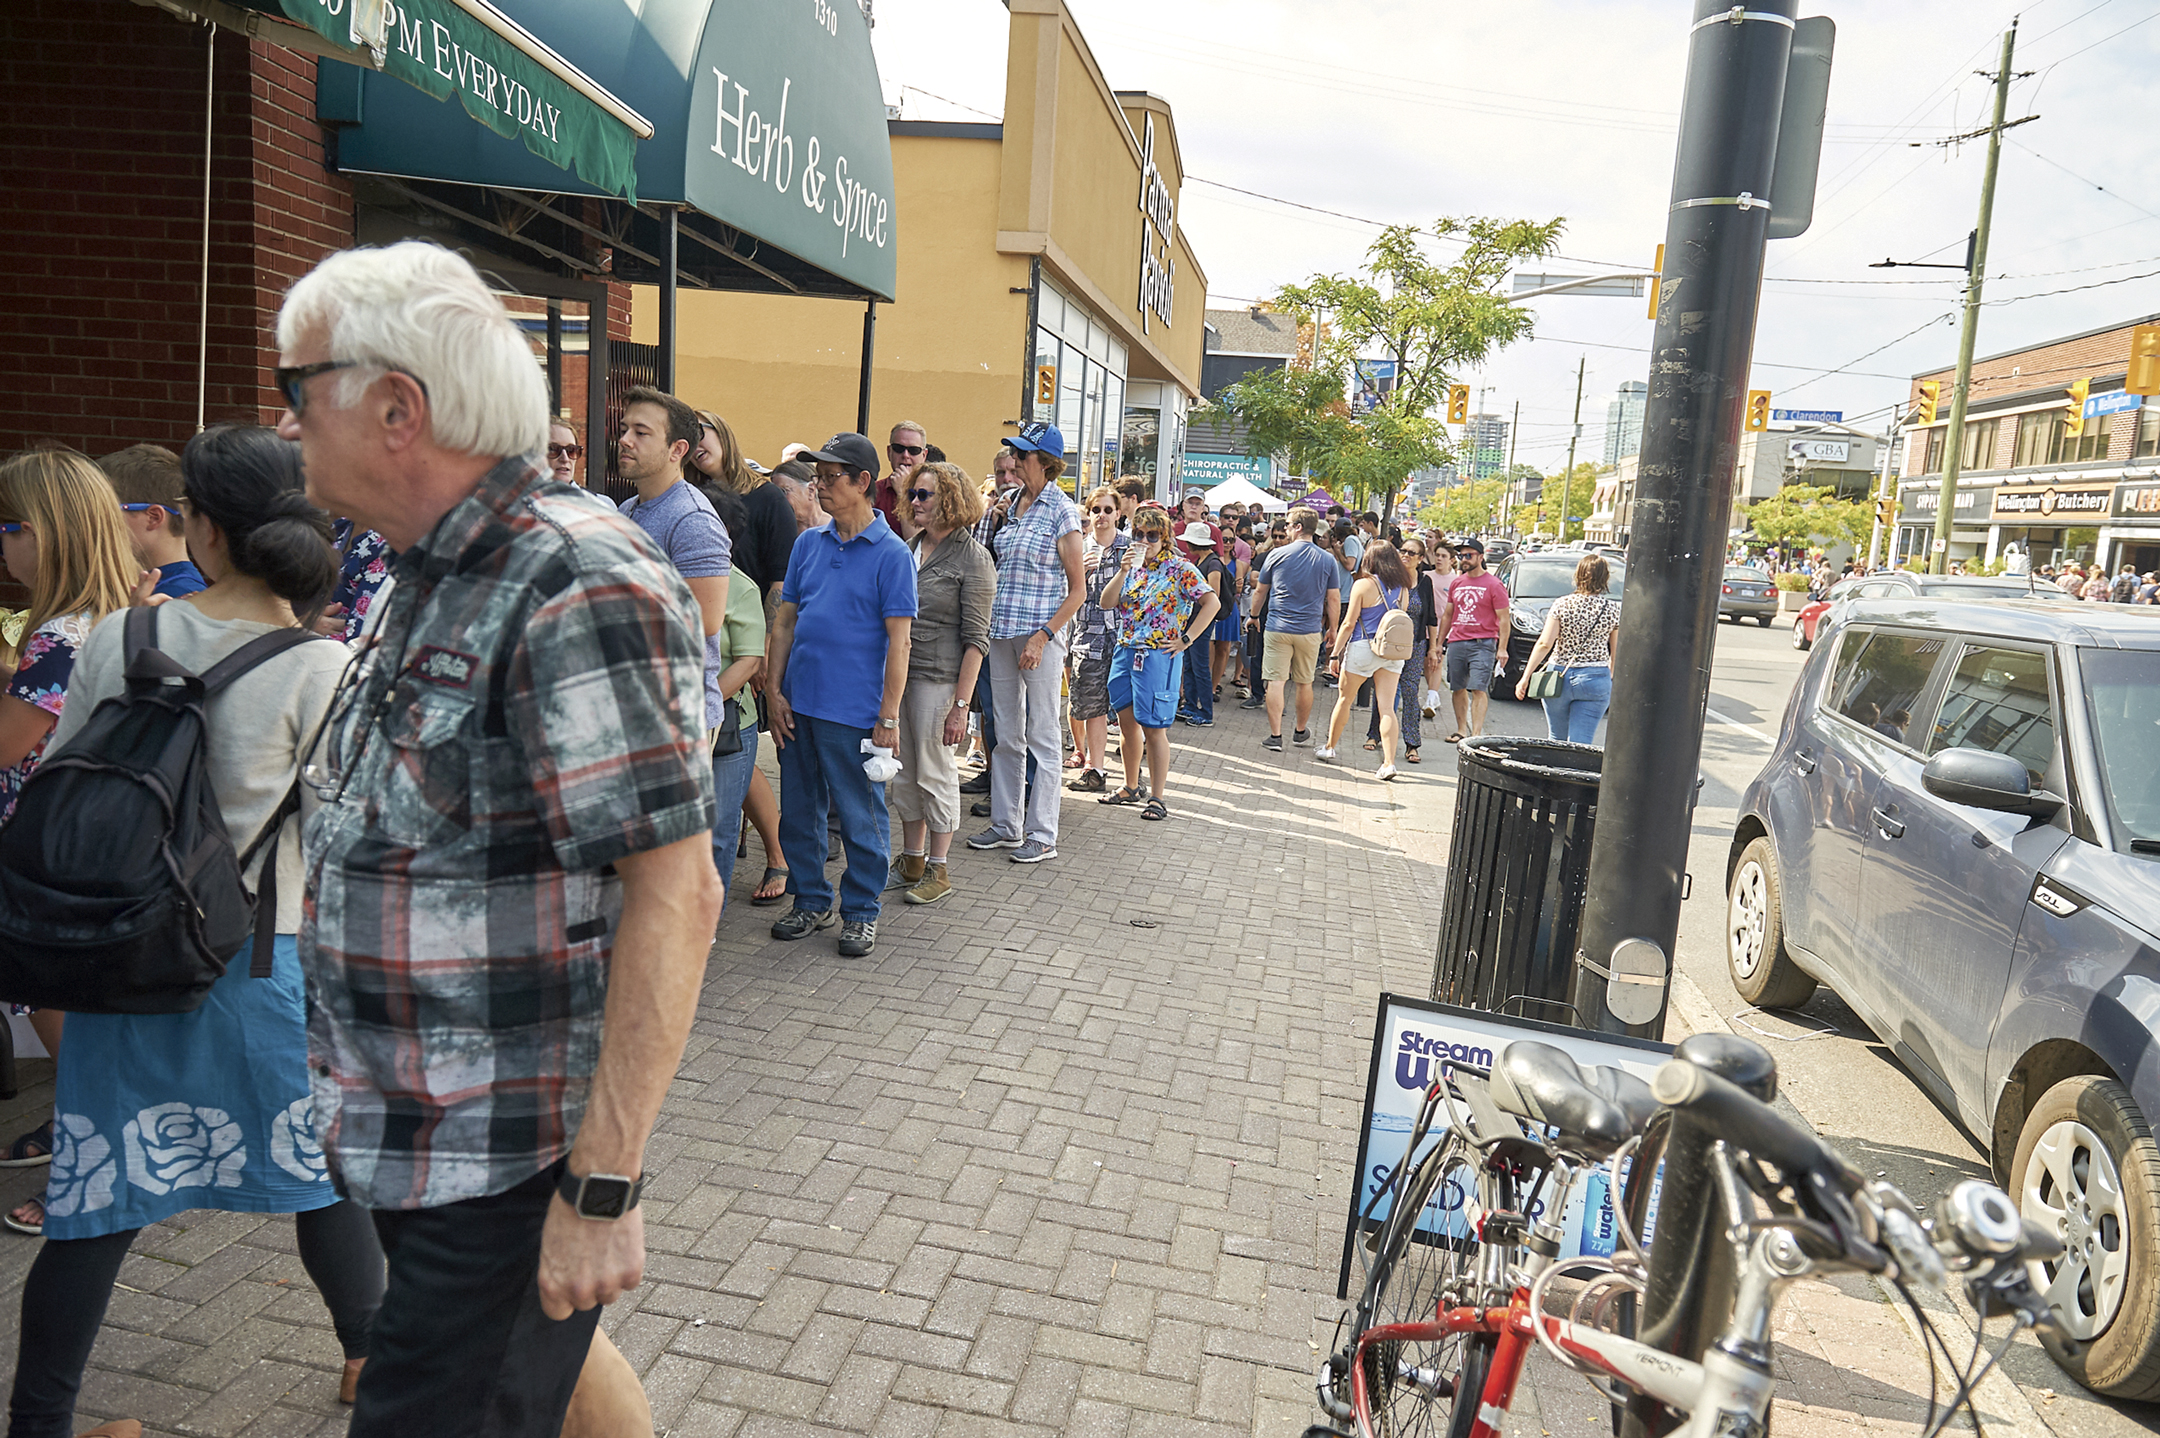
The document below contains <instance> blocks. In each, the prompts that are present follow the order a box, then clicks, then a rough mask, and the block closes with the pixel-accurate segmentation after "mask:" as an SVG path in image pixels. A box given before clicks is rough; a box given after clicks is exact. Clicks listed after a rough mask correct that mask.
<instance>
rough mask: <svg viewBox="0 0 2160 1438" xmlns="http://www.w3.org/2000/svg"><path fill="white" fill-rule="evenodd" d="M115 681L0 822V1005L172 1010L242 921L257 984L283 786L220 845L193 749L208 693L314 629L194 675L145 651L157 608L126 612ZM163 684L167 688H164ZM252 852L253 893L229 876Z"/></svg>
mask: <svg viewBox="0 0 2160 1438" xmlns="http://www.w3.org/2000/svg"><path fill="white" fill-rule="evenodd" d="M125 625H126V627H125V630H124V632H123V638H124V639H125V641H126V650H125V655H126V660H127V669H126V674H127V689H126V692H124V693H122V694H118V695H115V696H114V697H112V698H110V699H107V700H105V701H104V702H103V703H101V704H99V705H98V706H97V709H96V710H95V711H94V712H93V713H92V714H91V716H90V722H89V723H87V724H85V725H84V726H83V727H82V729H81V730H79V731H78V732H77V733H76V734H75V736H74V737H73V738H72V739H70V740H68V742H67V743H66V744H65V745H63V746H61V748H60V749H59V750H57V751H56V752H54V753H51V754H48V755H46V756H45V758H44V760H43V762H41V763H40V764H39V765H38V767H37V770H36V772H34V773H33V774H31V776H30V778H29V780H28V781H27V782H25V783H24V785H23V788H22V793H21V795H20V796H19V798H18V799H17V801H16V805H15V813H14V816H13V817H12V818H10V819H9V820H8V822H7V825H6V826H5V827H4V828H0V1000H6V1001H8V1002H12V1003H18V1004H34V1005H36V1006H38V1007H40V1008H52V1009H59V1010H61V1011H63V1012H66V1013H77V1014H184V1013H189V1012H192V1011H193V1010H194V1009H196V1008H197V1007H199V1006H200V1005H201V1003H202V1001H203V999H204V998H205V997H207V996H208V995H209V992H210V987H211V985H213V984H215V983H216V982H217V981H218V980H219V979H220V978H222V977H223V976H224V974H225V967H226V964H227V963H228V961H230V960H231V958H232V956H233V955H234V954H236V953H238V952H239V951H240V946H241V945H242V944H243V943H245V942H247V938H248V933H249V930H250V928H251V927H252V929H253V931H254V935H255V952H254V957H253V962H252V964H251V965H250V967H249V972H250V973H252V974H253V975H254V976H255V977H257V978H264V977H267V976H268V975H269V973H270V964H271V959H272V957H273V950H272V945H273V944H274V943H275V941H276V932H275V931H276V927H277V836H278V833H279V831H280V830H281V829H283V828H284V826H285V821H286V819H287V818H289V817H290V816H291V815H292V814H293V813H295V812H296V811H297V810H298V809H299V807H300V787H299V785H298V783H295V784H294V785H293V787H292V790H291V791H290V792H289V793H287V794H286V796H285V802H284V803H282V804H280V805H279V806H278V810H277V812H276V813H275V814H273V815H271V817H270V823H269V825H268V827H266V828H265V829H264V830H263V832H262V833H261V834H260V835H258V836H257V837H256V839H255V842H254V843H252V844H250V845H248V847H247V850H246V852H244V853H236V852H234V849H233V843H232V840H231V838H230V837H228V836H227V834H226V832H225V819H224V816H223V814H222V813H220V812H219V809H218V802H217V795H216V794H215V793H213V792H212V791H211V787H210V774H209V765H208V759H207V756H206V755H205V753H204V746H203V706H204V705H205V703H206V702H207V701H208V700H209V698H210V696H211V695H213V694H216V693H218V692H219V691H220V690H222V689H223V688H225V686H226V685H228V684H230V683H232V682H233V680H235V679H237V678H239V677H240V676H241V675H243V674H245V673H247V672H248V671H249V670H250V669H253V668H254V667H255V666H256V665H258V664H260V663H262V662H263V661H264V660H266V659H270V658H273V657H275V656H276V655H279V654H283V653H284V652H285V651H286V650H288V649H292V648H294V647H295V646H297V645H301V644H305V643H307V642H308V641H309V640H310V639H312V638H314V637H315V636H314V635H312V634H310V633H308V632H307V631H306V630H304V629H286V630H280V631H278V632H277V633H275V634H265V635H263V636H262V637H260V638H258V639H254V640H251V641H249V642H248V643H247V644H246V645H244V646H242V647H241V648H240V649H238V650H236V651H234V652H233V653H231V654H229V655H227V656H226V657H225V658H223V659H221V660H219V661H218V662H217V663H216V664H215V665H212V666H211V668H210V669H209V670H208V671H207V672H206V673H203V674H201V675H197V674H194V673H191V672H190V671H188V670H187V669H185V668H183V667H182V666H181V665H180V664H178V663H176V662H175V661H174V660H173V659H172V658H171V657H169V656H168V655H166V654H165V653H163V652H162V651H161V650H159V649H158V647H157V610H155V609H131V610H129V611H128V613H127V619H126V621H125ZM170 680H178V681H179V682H178V683H170V682H168V681H170ZM266 846H267V848H268V849H269V855H268V857H267V858H266V859H265V861H264V864H263V871H262V888H261V892H260V894H259V895H254V896H251V895H250V894H249V893H248V891H247V886H246V884H244V883H243V882H242V881H241V875H242V874H244V873H246V872H247V866H248V864H249V863H250V862H251V861H252V860H253V859H254V857H255V854H256V851H257V850H259V849H263V848H265V847H266Z"/></svg>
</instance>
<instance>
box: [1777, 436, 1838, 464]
mask: <svg viewBox="0 0 2160 1438" xmlns="http://www.w3.org/2000/svg"><path fill="white" fill-rule="evenodd" d="M1786 452H1787V453H1788V454H1790V455H1791V456H1792V458H1793V461H1794V462H1795V463H1797V464H1844V463H1845V462H1846V461H1847V460H1848V459H1849V458H1851V456H1852V441H1851V440H1849V439H1796V440H1793V441H1792V442H1791V443H1790V444H1789V445H1787V446H1786Z"/></svg>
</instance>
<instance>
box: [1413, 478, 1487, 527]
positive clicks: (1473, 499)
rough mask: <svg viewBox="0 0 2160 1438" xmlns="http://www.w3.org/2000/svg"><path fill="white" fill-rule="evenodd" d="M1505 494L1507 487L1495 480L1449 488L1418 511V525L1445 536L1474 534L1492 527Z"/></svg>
mask: <svg viewBox="0 0 2160 1438" xmlns="http://www.w3.org/2000/svg"><path fill="white" fill-rule="evenodd" d="M1506 493H1507V483H1506V481H1504V480H1499V479H1473V480H1471V481H1470V482H1469V483H1467V484H1451V485H1449V486H1448V487H1447V488H1445V489H1442V490H1441V491H1439V492H1438V493H1437V494H1435V495H1433V497H1432V498H1430V499H1428V500H1426V501H1425V503H1424V504H1423V505H1422V506H1420V507H1419V509H1418V512H1417V519H1418V523H1419V524H1421V525H1423V526H1424V527H1425V528H1427V529H1433V530H1439V531H1441V532H1442V533H1445V534H1476V533H1478V532H1479V531H1480V530H1485V529H1490V528H1491V527H1492V525H1493V521H1494V520H1495V519H1496V518H1498V516H1499V514H1500V500H1501V497H1502V496H1503V495H1505V494H1506Z"/></svg>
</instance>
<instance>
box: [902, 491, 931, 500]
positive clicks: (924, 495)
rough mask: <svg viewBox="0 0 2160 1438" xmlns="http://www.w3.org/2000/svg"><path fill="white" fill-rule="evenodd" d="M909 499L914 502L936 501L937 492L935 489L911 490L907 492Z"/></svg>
mask: <svg viewBox="0 0 2160 1438" xmlns="http://www.w3.org/2000/svg"><path fill="white" fill-rule="evenodd" d="M907 497H908V498H909V499H913V500H924V499H936V498H937V491H936V490H934V489H911V490H909V491H908V492H907Z"/></svg>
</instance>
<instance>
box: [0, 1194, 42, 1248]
mask: <svg viewBox="0 0 2160 1438" xmlns="http://www.w3.org/2000/svg"><path fill="white" fill-rule="evenodd" d="M33 1208H34V1209H36V1210H37V1217H36V1218H35V1219H34V1220H33V1219H24V1218H17V1217H16V1216H15V1215H16V1214H18V1213H22V1212H24V1211H26V1210H28V1209H33ZM0 1223H5V1224H6V1225H7V1226H8V1227H9V1228H12V1229H14V1230H15V1231H16V1232H17V1233H27V1234H29V1235H30V1236H31V1237H32V1238H43V1237H44V1236H45V1195H44V1194H42V1193H41V1194H39V1195H38V1196H37V1197H36V1198H26V1199H24V1200H23V1201H22V1202H21V1203H18V1204H16V1205H15V1206H14V1207H13V1208H11V1209H9V1210H8V1211H7V1214H6V1216H5V1217H0Z"/></svg>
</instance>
